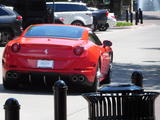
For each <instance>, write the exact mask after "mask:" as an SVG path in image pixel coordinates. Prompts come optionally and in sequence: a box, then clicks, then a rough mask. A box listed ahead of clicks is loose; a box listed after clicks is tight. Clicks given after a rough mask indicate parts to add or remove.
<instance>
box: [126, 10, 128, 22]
mask: <svg viewBox="0 0 160 120" xmlns="http://www.w3.org/2000/svg"><path fill="white" fill-rule="evenodd" d="M126 22H128V10H126Z"/></svg>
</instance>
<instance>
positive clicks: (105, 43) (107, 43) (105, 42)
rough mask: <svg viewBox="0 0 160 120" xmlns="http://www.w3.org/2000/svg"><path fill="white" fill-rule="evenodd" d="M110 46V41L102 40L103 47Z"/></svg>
mask: <svg viewBox="0 0 160 120" xmlns="http://www.w3.org/2000/svg"><path fill="white" fill-rule="evenodd" d="M107 46H108V47H110V46H112V42H111V41H109V40H104V41H103V47H107Z"/></svg>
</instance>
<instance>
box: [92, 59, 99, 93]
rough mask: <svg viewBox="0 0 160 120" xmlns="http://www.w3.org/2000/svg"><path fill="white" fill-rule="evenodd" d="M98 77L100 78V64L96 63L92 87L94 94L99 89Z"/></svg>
mask: <svg viewBox="0 0 160 120" xmlns="http://www.w3.org/2000/svg"><path fill="white" fill-rule="evenodd" d="M100 76H101V68H100V63H99V62H98V65H97V69H96V75H95V79H94V83H93V86H92V91H94V92H96V91H97V90H98V89H99V88H100V80H99V78H100Z"/></svg>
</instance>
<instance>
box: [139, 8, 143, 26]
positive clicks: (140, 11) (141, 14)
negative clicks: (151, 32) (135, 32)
mask: <svg viewBox="0 0 160 120" xmlns="http://www.w3.org/2000/svg"><path fill="white" fill-rule="evenodd" d="M139 19H140V23H141V24H143V12H142V10H141V9H140V8H139Z"/></svg>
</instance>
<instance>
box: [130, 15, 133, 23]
mask: <svg viewBox="0 0 160 120" xmlns="http://www.w3.org/2000/svg"><path fill="white" fill-rule="evenodd" d="M130 21H131V23H133V13H132V12H130Z"/></svg>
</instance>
